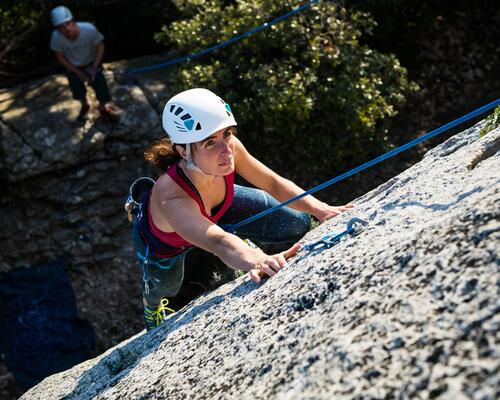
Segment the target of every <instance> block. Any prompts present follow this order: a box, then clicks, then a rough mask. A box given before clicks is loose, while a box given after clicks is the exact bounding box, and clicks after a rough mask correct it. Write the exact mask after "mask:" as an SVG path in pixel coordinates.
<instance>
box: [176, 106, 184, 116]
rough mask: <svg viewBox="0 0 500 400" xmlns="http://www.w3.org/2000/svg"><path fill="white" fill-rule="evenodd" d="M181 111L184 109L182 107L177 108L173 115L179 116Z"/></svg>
mask: <svg viewBox="0 0 500 400" xmlns="http://www.w3.org/2000/svg"><path fill="white" fill-rule="evenodd" d="M183 111H184V109H183V108H182V107H179V108H178V109H177V110H175V112H174V115H179V114H180V113H181V112H183Z"/></svg>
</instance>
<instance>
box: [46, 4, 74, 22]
mask: <svg viewBox="0 0 500 400" xmlns="http://www.w3.org/2000/svg"><path fill="white" fill-rule="evenodd" d="M50 19H51V20H52V24H53V25H54V26H59V25H62V24H64V23H65V22H68V21H71V20H72V19H73V14H71V11H70V10H69V8H68V7H64V6H59V7H56V8H54V9H53V10H52V11H51V12H50Z"/></svg>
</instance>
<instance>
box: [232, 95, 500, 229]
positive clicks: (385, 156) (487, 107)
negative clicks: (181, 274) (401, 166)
mask: <svg viewBox="0 0 500 400" xmlns="http://www.w3.org/2000/svg"><path fill="white" fill-rule="evenodd" d="M498 105H500V99H496V100H495V101H493V102H491V103H489V104H486V105H484V106H482V107H479V108H478V109H476V110H474V111H471V112H470V113H468V114H466V115H464V116H462V117H460V118H457V119H456V120H454V121H452V122H449V123H447V124H446V125H443V126H441V127H439V128H437V129H435V130H433V131H431V132H429V133H427V134H425V135H424V136H421V137H419V138H416V139H414V140H412V141H411V142H408V143H406V144H404V145H402V146H399V147H397V148H395V149H394V150H391V151H389V152H387V153H385V154H383V155H381V156H379V157H377V158H374V159H373V160H371V161H368V162H366V163H364V164H362V165H360V166H358V167H356V168H353V169H351V170H350V171H347V172H344V173H343V174H341V175H339V176H337V177H335V178H332V179H330V180H329V181H326V182H324V183H322V184H320V185H318V186H315V187H313V188H312V189H309V190H308V191H306V192H304V193H302V194H299V195H298V196H295V197H292V198H291V199H289V200H286V201H284V202H283V203H280V204H278V205H277V206H274V207H272V208H270V209H268V210H265V211H262V212H261V213H259V214H256V215H254V216H252V217H249V218H247V219H245V220H243V221H241V222H238V223H237V224H234V225H225V226H224V229H225V230H226V231H228V232H232V233H234V232H236V230H237V229H238V228H240V227H242V226H243V225H246V224H249V223H250V222H253V221H255V220H257V219H260V218H262V217H265V216H266V215H269V214H271V213H272V212H274V211H276V210H278V209H280V208H282V207H285V206H286V205H288V204H290V203H293V202H294V201H297V200H299V199H301V198H303V197H305V196H308V195H310V194H312V193H316V192H318V191H319V190H321V189H324V188H326V187H327V186H330V185H333V184H334V183H337V182H339V181H341V180H343V179H345V178H348V177H350V176H352V175H354V174H357V173H358V172H361V171H363V170H365V169H367V168H370V167H372V166H373V165H375V164H378V163H381V162H382V161H384V160H387V159H388V158H390V157H393V156H395V155H396V154H399V153H401V152H403V151H405V150H408V149H409V148H411V147H414V146H416V145H417V144H419V143H422V142H424V141H426V140H429V139H431V138H433V137H434V136H437V135H439V134H441V133H443V132H446V131H447V130H449V129H451V128H453V127H455V126H457V125H460V124H461V123H463V122H465V121H468V120H470V119H472V118H474V117H477V116H478V115H480V114H482V113H484V112H486V111H488V110H491V109H492V108H495V107H496V106H498Z"/></svg>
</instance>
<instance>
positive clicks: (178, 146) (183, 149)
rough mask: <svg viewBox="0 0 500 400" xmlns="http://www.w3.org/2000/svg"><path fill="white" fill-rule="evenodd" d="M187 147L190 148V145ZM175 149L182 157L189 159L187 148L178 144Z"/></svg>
mask: <svg viewBox="0 0 500 400" xmlns="http://www.w3.org/2000/svg"><path fill="white" fill-rule="evenodd" d="M186 146H189V144H187V145H186ZM175 149H176V150H177V152H178V153H179V154H180V155H181V157H182V158H183V159H184V160H186V159H187V155H186V149H185V147H183V146H181V145H180V144H176V145H175Z"/></svg>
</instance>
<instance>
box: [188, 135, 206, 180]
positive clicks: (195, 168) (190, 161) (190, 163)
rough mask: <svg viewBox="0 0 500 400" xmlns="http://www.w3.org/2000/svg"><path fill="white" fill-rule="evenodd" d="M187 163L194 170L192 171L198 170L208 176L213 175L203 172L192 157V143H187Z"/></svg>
mask: <svg viewBox="0 0 500 400" xmlns="http://www.w3.org/2000/svg"><path fill="white" fill-rule="evenodd" d="M186 158H187V160H186V164H187V167H188V168H189V169H190V170H192V171H196V172H201V173H202V174H203V175H206V176H212V175H210V174H207V173H205V172H203V171H202V170H201V169H200V167H198V166H197V165H196V163H195V162H194V160H193V159H192V158H191V144H190V143H187V144H186Z"/></svg>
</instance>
